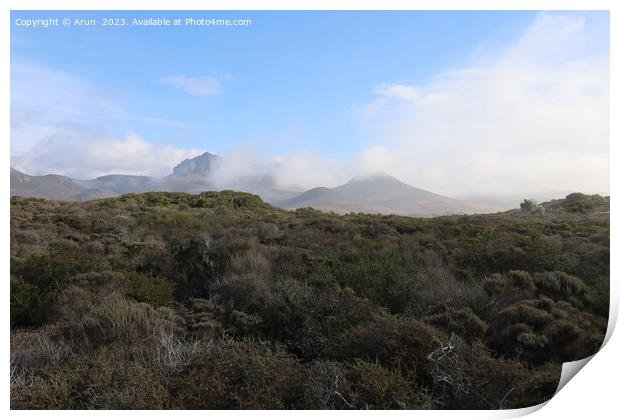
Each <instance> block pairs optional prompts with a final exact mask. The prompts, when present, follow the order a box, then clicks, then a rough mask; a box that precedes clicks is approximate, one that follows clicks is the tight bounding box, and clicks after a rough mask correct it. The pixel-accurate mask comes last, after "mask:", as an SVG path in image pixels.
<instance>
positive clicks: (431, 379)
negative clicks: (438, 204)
mask: <svg viewBox="0 0 620 420" xmlns="http://www.w3.org/2000/svg"><path fill="white" fill-rule="evenodd" d="M315 193H316V194H317V195H318V196H319V197H320V198H321V199H323V198H325V197H324V194H326V193H327V194H329V195H330V196H331V197H332V198H335V199H339V198H340V197H339V196H334V195H332V193H331V192H329V191H324V190H318V191H315ZM588 197H590V196H584V197H582V199H583V200H586V201H587V200H589V198H588ZM10 267H11V407H12V408H14V409H19V408H39V409H40V408H69V409H71V408H81V409H84V408H116V409H123V408H132V409H140V408H143V409H146V408H149V409H158V408H192V409H199V408H213V409H226V408H256V409H260V408H298V409H302V408H318V409H334V408H343V409H359V408H371V409H379V408H384V409H385V408H407V409H415V408H433V409H454V408H461V409H468V408H479V409H489V408H492V409H497V408H516V407H524V406H529V405H534V404H538V403H540V402H542V401H545V400H547V399H548V398H550V397H551V396H552V395H553V393H554V391H555V389H556V387H557V383H558V380H559V376H560V371H561V364H562V362H565V361H570V360H576V359H581V358H583V357H586V356H589V355H591V354H592V353H594V352H595V351H597V349H598V348H599V346H600V345H601V343H602V340H603V337H604V335H605V330H606V325H607V314H608V303H609V201H608V200H607V201H606V202H605V203H599V204H597V205H596V206H594V207H592V208H585V209H583V210H582V211H568V210H565V209H561V208H559V209H556V210H554V211H548V212H546V213H541V212H530V211H521V210H515V211H510V212H505V213H496V214H491V215H476V216H447V217H437V218H426V219H424V218H411V217H402V216H396V215H392V216H385V215H384V216H381V215H375V216H371V215H366V214H349V215H344V216H339V215H335V214H327V213H322V212H319V211H316V210H312V209H300V210H297V211H283V210H280V209H277V208H274V207H272V206H270V205H268V204H266V203H264V202H263V201H262V200H261V199H260V198H259V197H257V196H254V195H250V194H245V193H239V192H233V191H223V192H221V193H213V192H207V193H202V194H199V195H189V194H184V193H144V194H129V195H124V196H121V197H114V198H106V199H101V200H94V201H88V202H66V201H65V202H61V201H47V200H42V199H26V198H20V197H13V198H12V199H11V266H10Z"/></svg>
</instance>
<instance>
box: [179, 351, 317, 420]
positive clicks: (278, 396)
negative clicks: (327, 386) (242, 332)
mask: <svg viewBox="0 0 620 420" xmlns="http://www.w3.org/2000/svg"><path fill="white" fill-rule="evenodd" d="M307 381H308V372H307V371H306V370H305V369H304V368H303V366H302V365H301V364H300V363H299V362H298V361H297V360H296V359H295V358H294V357H292V356H291V355H289V354H287V353H286V352H285V351H284V350H283V349H282V348H280V347H275V348H272V347H271V346H270V345H269V344H267V343H264V342H260V341H253V340H242V341H235V340H223V341H218V342H212V343H211V344H209V345H207V346H205V347H204V348H203V349H202V351H201V352H199V353H198V354H197V355H196V361H195V363H194V364H193V365H192V367H191V368H190V370H189V372H188V373H187V375H185V376H183V377H180V378H178V379H176V380H175V381H174V383H173V385H172V388H173V390H174V391H173V392H174V398H175V399H176V400H177V401H179V403H180V404H181V405H182V407H183V408H187V409H294V408H308V407H309V404H308V402H307V399H306V393H305V388H306V383H307Z"/></svg>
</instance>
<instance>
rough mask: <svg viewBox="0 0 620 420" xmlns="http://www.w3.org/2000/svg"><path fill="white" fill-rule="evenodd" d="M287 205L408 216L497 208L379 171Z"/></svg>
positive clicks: (312, 193) (486, 211) (311, 193)
mask: <svg viewBox="0 0 620 420" xmlns="http://www.w3.org/2000/svg"><path fill="white" fill-rule="evenodd" d="M278 205H279V206H280V207H284V208H300V207H315V208H317V209H320V210H329V211H334V212H337V213H343V212H345V213H346V212H349V211H355V212H365V213H366V212H368V213H383V214H400V215H408V216H438V215H445V214H473V213H492V212H494V211H497V210H496V209H494V208H491V207H487V206H481V205H478V204H473V203H469V202H466V201H460V200H455V199H453V198H449V197H444V196H442V195H439V194H435V193H432V192H430V191H425V190H422V189H419V188H415V187H412V186H410V185H407V184H405V183H404V182H401V181H399V180H398V179H396V178H394V177H392V176H389V175H385V174H378V175H372V176H365V177H355V178H353V179H352V180H350V181H349V182H347V183H346V184H344V185H341V186H339V187H335V188H333V189H329V188H320V189H317V188H315V189H312V190H309V191H306V192H305V193H303V194H301V195H299V196H297V197H293V198H291V199H289V200H285V201H282V202H280V203H278Z"/></svg>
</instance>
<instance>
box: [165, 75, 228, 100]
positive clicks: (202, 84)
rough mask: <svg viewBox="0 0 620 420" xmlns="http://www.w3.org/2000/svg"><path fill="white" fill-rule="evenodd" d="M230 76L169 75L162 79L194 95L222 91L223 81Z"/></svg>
mask: <svg viewBox="0 0 620 420" xmlns="http://www.w3.org/2000/svg"><path fill="white" fill-rule="evenodd" d="M228 79H229V77H228V76H227V77H221V78H219V77H211V76H204V77H188V76H183V75H180V76H168V77H164V78H162V79H160V81H161V82H162V83H165V84H168V85H171V86H174V87H176V88H178V89H181V90H183V91H185V92H186V93H188V94H189V95H192V96H213V95H218V94H219V93H220V92H221V91H222V81H224V80H228Z"/></svg>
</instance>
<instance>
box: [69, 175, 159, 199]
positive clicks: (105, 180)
mask: <svg viewBox="0 0 620 420" xmlns="http://www.w3.org/2000/svg"><path fill="white" fill-rule="evenodd" d="M74 182H76V183H77V184H79V185H82V186H84V187H88V188H98V189H103V190H107V191H114V192H115V193H116V194H121V195H122V194H127V193H141V192H146V191H154V190H157V188H156V182H155V181H154V179H153V178H151V177H148V176H138V175H105V176H100V177H98V178H95V179H90V180H75V181H74Z"/></svg>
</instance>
